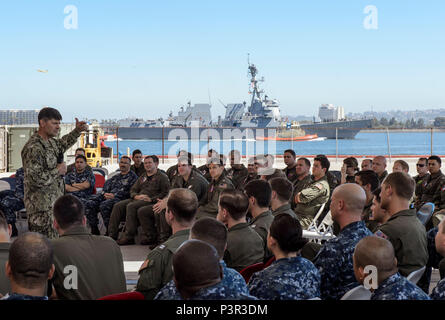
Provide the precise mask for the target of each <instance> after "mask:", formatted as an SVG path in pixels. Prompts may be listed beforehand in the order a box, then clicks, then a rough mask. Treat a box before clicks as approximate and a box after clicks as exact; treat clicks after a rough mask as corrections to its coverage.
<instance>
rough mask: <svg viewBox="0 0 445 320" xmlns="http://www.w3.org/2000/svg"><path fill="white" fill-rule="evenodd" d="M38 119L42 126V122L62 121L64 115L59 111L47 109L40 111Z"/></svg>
mask: <svg viewBox="0 0 445 320" xmlns="http://www.w3.org/2000/svg"><path fill="white" fill-rule="evenodd" d="M37 119H38V121H39V124H40V120H45V121H46V120H59V121H60V120H62V115H61V114H60V112H59V111H58V110H57V109H54V108H50V107H46V108H43V109H42V110H40V112H39V115H38V116H37Z"/></svg>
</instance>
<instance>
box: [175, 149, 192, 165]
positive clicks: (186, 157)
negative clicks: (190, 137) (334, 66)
mask: <svg viewBox="0 0 445 320" xmlns="http://www.w3.org/2000/svg"><path fill="white" fill-rule="evenodd" d="M178 162H187V164H188V165H189V166H191V165H193V158H192V154H191V153H190V152H186V154H183V155H181V156H179V157H178Z"/></svg>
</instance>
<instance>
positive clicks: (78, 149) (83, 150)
mask: <svg viewBox="0 0 445 320" xmlns="http://www.w3.org/2000/svg"><path fill="white" fill-rule="evenodd" d="M77 151H82V152H83V154H85V149H84V148H77V149H76V152H75V153H77Z"/></svg>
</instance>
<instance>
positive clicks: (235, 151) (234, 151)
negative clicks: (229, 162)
mask: <svg viewBox="0 0 445 320" xmlns="http://www.w3.org/2000/svg"><path fill="white" fill-rule="evenodd" d="M229 154H230V155H231V154H234V155H238V156H241V152H239V150H236V149H233V150H231V151H230V152H229Z"/></svg>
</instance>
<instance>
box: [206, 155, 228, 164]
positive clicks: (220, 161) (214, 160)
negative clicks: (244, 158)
mask: <svg viewBox="0 0 445 320" xmlns="http://www.w3.org/2000/svg"><path fill="white" fill-rule="evenodd" d="M207 164H208V165H211V164H216V165H218V166H224V159H223V158H222V157H220V156H216V157H211V158H210V159H209V160H208V161H207Z"/></svg>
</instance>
